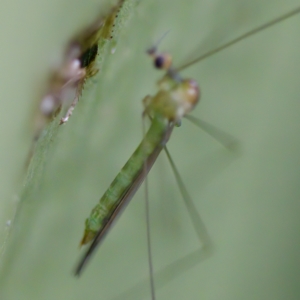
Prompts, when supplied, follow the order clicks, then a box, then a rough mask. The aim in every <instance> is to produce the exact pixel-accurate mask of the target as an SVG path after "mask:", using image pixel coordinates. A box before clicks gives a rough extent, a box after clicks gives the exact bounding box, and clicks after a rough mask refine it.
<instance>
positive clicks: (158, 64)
mask: <svg viewBox="0 0 300 300" xmlns="http://www.w3.org/2000/svg"><path fill="white" fill-rule="evenodd" d="M164 64H165V57H164V55H159V56H157V57H156V58H155V60H154V66H155V68H157V69H163V68H164Z"/></svg>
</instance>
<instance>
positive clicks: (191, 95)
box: [75, 8, 300, 299]
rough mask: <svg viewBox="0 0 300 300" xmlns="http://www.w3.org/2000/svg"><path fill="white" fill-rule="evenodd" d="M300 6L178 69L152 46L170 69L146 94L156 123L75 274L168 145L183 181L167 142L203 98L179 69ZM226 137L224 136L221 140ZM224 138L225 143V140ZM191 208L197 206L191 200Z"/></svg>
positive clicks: (93, 226)
mask: <svg viewBox="0 0 300 300" xmlns="http://www.w3.org/2000/svg"><path fill="white" fill-rule="evenodd" d="M299 12H300V8H298V9H296V10H293V11H292V12H290V13H287V14H285V15H283V16H281V17H279V18H276V19H274V20H272V21H270V22H268V23H266V24H264V25H262V26H259V27H257V28H255V29H253V30H251V31H249V32H247V33H246V34H243V35H241V36H240V37H238V38H236V39H234V40H232V41H230V42H228V43H226V44H224V45H223V46H221V47H218V48H217V49H215V50H213V51H211V52H209V53H208V54H206V55H203V56H201V57H199V58H197V59H195V60H193V61H191V62H189V63H188V64H185V65H184V66H182V67H180V68H177V69H175V68H173V67H172V59H171V56H170V55H168V54H160V53H158V52H157V48H156V47H152V48H151V49H149V50H148V54H149V55H150V56H151V57H152V58H153V60H154V65H155V67H156V68H158V69H163V70H165V71H166V74H165V76H164V77H163V78H162V79H161V80H160V81H159V82H158V92H157V93H156V94H155V95H154V96H147V97H145V98H144V100H143V105H144V111H143V116H144V117H149V119H150V120H151V125H150V128H149V129H148V131H147V133H146V134H145V136H144V138H143V140H142V141H141V143H140V144H139V146H138V147H137V149H136V150H135V151H134V153H133V154H132V156H131V157H130V158H129V160H128V161H127V163H126V164H125V165H124V167H123V168H122V169H121V171H120V172H119V173H118V175H117V176H116V177H115V179H114V180H113V182H112V183H111V185H110V186H109V188H108V189H107V190H106V192H105V193H104V195H103V196H102V197H101V198H100V201H99V203H98V204H97V205H96V206H95V207H94V209H93V210H92V212H91V214H90V216H89V218H88V219H87V220H86V222H85V230H84V235H83V238H82V240H81V245H85V244H89V243H90V245H89V248H88V250H87V251H86V253H85V254H84V256H83V258H82V259H81V260H80V262H79V264H78V266H77V268H76V271H75V273H76V275H80V274H81V272H82V270H83V268H84V267H85V266H86V264H87V262H88V261H89V260H90V258H91V255H92V254H93V253H94V252H95V250H96V248H97V247H98V246H99V244H100V243H101V242H102V239H103V237H104V236H105V235H106V234H107V232H108V230H109V228H110V226H111V225H112V223H113V222H114V220H115V217H116V216H118V214H119V213H120V212H121V211H122V209H124V207H125V206H126V204H127V203H128V202H129V201H130V200H131V198H132V197H133V196H134V194H135V193H136V191H137V190H138V189H139V187H140V185H141V184H142V182H143V181H144V180H145V178H146V176H147V174H148V172H149V171H150V169H151V167H152V166H153V164H154V163H155V161H156V159H157V157H158V155H159V154H160V152H161V151H162V150H163V149H165V150H166V152H167V155H168V157H169V159H170V161H171V164H172V168H173V170H174V171H175V176H176V177H177V180H178V182H179V184H181V185H182V181H181V179H180V177H179V175H178V173H177V169H176V167H175V165H174V164H173V161H172V159H171V158H170V156H169V152H168V150H167V148H166V144H167V142H168V141H169V139H170V137H171V134H172V131H173V130H174V128H175V127H176V126H178V125H180V124H181V120H182V118H183V117H187V116H188V114H189V113H190V112H191V111H192V110H193V109H194V108H195V106H196V105H197V104H198V101H199V98H200V88H199V86H198V83H197V82H196V81H195V80H193V79H186V78H183V77H182V76H181V75H180V74H179V71H181V70H183V69H185V68H187V67H189V66H191V65H193V64H195V63H197V62H199V61H201V60H203V59H204V58H206V57H208V56H211V55H213V54H215V53H217V52H219V51H221V50H223V49H225V48H227V47H230V46H232V45H233V44H236V43H238V42H239V41H241V40H243V39H245V38H248V37H250V36H252V35H254V34H256V33H257V32H259V31H262V30H264V29H266V28H268V27H270V26H272V25H274V24H276V23H279V22H281V21H283V20H285V19H287V18H289V17H291V16H294V15H296V14H298V13H299ZM191 120H192V121H193V120H194V119H192V118H191ZM196 122H197V121H196ZM198 124H199V125H201V126H202V127H204V128H205V129H207V131H208V132H209V133H210V134H212V135H213V136H215V137H216V138H217V139H219V140H220V138H219V137H220V136H222V135H220V136H218V133H217V130H215V128H214V127H212V126H210V125H207V124H205V123H198ZM221 139H222V138H221ZM226 140H228V139H226ZM221 142H223V141H222V140H221ZM224 143H225V144H226V142H224ZM181 191H182V193H183V195H184V197H185V198H189V197H188V195H186V191H185V188H184V186H183V185H182V187H181ZM188 201H189V200H188ZM190 210H193V208H192V207H191V206H190ZM196 219H197V217H196V218H194V220H193V223H194V225H196V224H197V222H198V221H197V220H196ZM198 223H199V222H198ZM196 230H197V229H196ZM199 231H201V230H199ZM149 236H150V234H149ZM198 236H199V238H203V239H206V241H205V243H206V244H209V243H210V240H209V237H208V235H207V234H206V232H205V230H204V231H203V230H202V232H200V233H198ZM149 240H150V238H149ZM208 246H209V245H208ZM149 252H151V250H149ZM149 261H150V270H151V271H150V274H151V275H150V277H151V291H152V295H151V296H152V299H155V288H154V278H153V271H152V263H151V255H150V258H149Z"/></svg>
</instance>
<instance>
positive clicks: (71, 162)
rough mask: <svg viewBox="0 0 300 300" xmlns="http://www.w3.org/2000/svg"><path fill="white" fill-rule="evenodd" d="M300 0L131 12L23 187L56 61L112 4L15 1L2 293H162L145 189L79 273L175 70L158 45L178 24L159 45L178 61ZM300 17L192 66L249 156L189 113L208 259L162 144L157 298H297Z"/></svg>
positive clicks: (187, 169)
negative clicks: (110, 194) (90, 224)
mask: <svg viewBox="0 0 300 300" xmlns="http://www.w3.org/2000/svg"><path fill="white" fill-rule="evenodd" d="M98 2H99V3H98ZM297 5H298V6H299V5H300V2H299V1H296V0H288V1H284V2H283V1H279V0H278V1H276V0H273V1H271V2H267V1H265V2H262V1H258V0H257V1H254V0H251V1H246V0H244V1H234V0H230V1H229V0H228V1H226V3H225V1H221V0H214V1H212V0H205V1H204V0H203V1H199V0H189V1H179V0H175V1H172V2H170V1H168V2H167V1H141V2H140V3H139V5H138V6H137V7H134V6H132V7H128V10H129V12H130V14H132V18H131V20H130V21H129V22H128V23H127V25H126V26H125V27H124V28H123V29H122V32H121V35H120V37H119V38H118V40H117V46H116V52H115V53H114V54H113V55H109V56H108V58H107V60H106V61H105V64H104V67H103V69H102V70H101V72H99V74H98V76H97V77H96V79H93V80H91V82H90V83H89V84H88V85H87V88H86V90H85V93H84V96H83V98H82V99H81V100H80V103H79V104H78V106H77V107H76V110H75V111H74V114H73V116H72V118H71V119H70V121H69V122H68V123H67V124H66V125H65V126H62V127H60V128H58V130H57V125H56V124H57V121H58V120H56V121H55V122H54V123H53V124H52V125H50V126H49V127H48V128H47V129H46V130H45V133H44V134H45V137H44V141H46V142H45V143H44V144H41V145H40V147H41V148H40V150H39V152H38V153H39V155H40V157H39V158H38V159H36V161H37V163H36V166H34V168H32V169H31V170H32V173H31V174H30V176H29V177H27V179H29V180H27V181H25V189H24V190H22V186H24V183H23V181H22V179H23V177H24V174H23V170H24V168H23V166H24V161H25V159H26V155H27V152H28V149H29V147H30V143H31V136H32V111H33V110H34V107H35V106H36V105H37V103H38V101H39V100H40V99H41V97H42V96H43V93H44V92H45V89H46V84H47V76H48V73H49V70H50V69H51V64H52V63H53V61H55V60H56V58H57V57H59V55H61V53H62V52H63V49H64V47H65V44H66V42H67V41H68V40H69V39H70V38H71V37H72V36H73V35H74V33H76V32H77V31H78V30H80V29H81V28H83V27H84V26H86V25H87V24H89V23H90V22H91V20H93V18H94V17H95V16H96V15H98V13H99V12H100V11H101V9H104V8H105V7H108V6H109V3H108V2H107V1H104V2H103V3H101V1H96V0H89V1H87V0H86V1H78V0H77V1H69V0H64V1H62V0H60V1H51V2H49V1H36V0H31V1H26V2H23V1H17V2H7V3H6V1H3V2H2V7H3V8H5V9H1V12H0V20H1V25H2V26H1V27H0V28H1V29H0V30H1V33H2V35H1V37H2V45H1V66H2V67H1V75H2V76H1V80H0V84H1V97H2V101H1V102H0V105H1V108H0V113H1V118H0V122H1V127H0V128H1V129H0V130H1V141H2V142H1V149H0V150H1V151H0V165H1V172H0V176H1V183H2V185H1V186H2V188H1V191H0V192H1V202H0V205H1V207H0V222H1V223H0V234H1V235H0V238H1V240H0V249H1V276H0V298H1V299H3V300H11V299H150V292H149V287H148V285H149V284H148V280H147V278H148V265H147V251H146V235H145V232H146V225H145V212H144V210H145V209H144V201H143V200H144V191H143V189H141V190H140V191H139V192H138V193H137V194H136V196H135V197H134V198H133V200H132V202H131V203H130V205H129V206H128V207H127V208H126V210H125V211H124V213H123V214H122V216H121V218H120V219H119V220H118V222H117V223H116V225H115V226H114V228H113V229H112V230H111V232H110V233H109V235H108V236H107V237H106V239H105V241H104V243H103V244H102V245H101V248H100V249H99V250H98V252H97V254H96V255H95V256H94V257H93V260H92V261H91V263H90V264H89V266H88V268H87V269H86V270H85V272H84V273H83V275H82V277H81V278H80V279H77V278H74V276H73V275H72V272H73V270H74V267H75V265H76V263H77V262H78V259H79V258H80V257H81V254H82V252H81V251H80V250H79V249H78V244H79V241H80V238H81V235H82V233H83V225H84V220H85V218H86V217H87V216H88V214H89V213H90V210H91V209H92V207H93V206H94V205H95V203H96V202H97V201H98V199H99V198H100V196H101V195H102V194H103V193H104V191H105V190H106V188H107V187H108V185H109V184H110V182H111V181H112V180H113V178H114V177H115V175H116V174H117V172H118V171H119V170H120V168H121V167H122V166H123V164H124V163H125V162H126V160H127V159H128V157H129V156H130V155H131V153H132V152H133V150H134V149H135V148H136V146H137V145H138V143H139V141H140V140H141V137H142V126H141V124H142V123H141V111H142V104H141V100H142V99H143V98H144V97H145V96H146V95H147V94H154V93H155V91H156V89H155V88H156V87H155V82H156V80H158V79H159V78H160V76H161V75H162V74H161V73H159V72H157V71H155V70H154V69H153V68H152V66H151V61H150V60H149V58H148V57H147V56H146V55H145V49H146V48H147V47H149V46H150V45H151V44H153V43H154V42H155V41H156V40H157V39H158V38H159V37H160V36H161V35H162V34H163V33H164V32H166V31H167V30H169V29H171V31H170V33H169V35H168V36H167V37H166V38H165V39H164V41H163V43H162V44H161V50H163V51H169V52H171V53H172V54H173V57H174V64H175V65H180V64H181V63H183V62H186V61H189V60H190V59H192V58H194V57H196V56H198V55H200V54H202V53H204V52H206V51H207V50H210V49H213V48H215V47H216V46H218V45H220V44H222V43H224V42H226V41H228V40H230V39H232V38H234V37H236V36H238V35H239V34H242V33H244V32H246V31H247V30H250V29H252V28H254V27H255V26H258V25H260V24H262V23H264V22H266V21H268V20H271V19H272V18H274V17H277V16H279V15H281V14H283V13H285V12H287V11H289V10H291V9H293V8H295V7H296V6H297ZM299 26H300V16H296V17H294V18H292V19H290V20H288V21H285V22H283V23H281V24H278V25H276V26H274V27H272V28H271V29H268V30H265V31H264V32H262V33H259V34H257V35H256V36H254V37H252V38H250V39H248V40H246V41H243V42H241V43H239V44H238V45H235V46H233V47H232V48H230V49H227V50H225V51H223V52H222V53H219V54H217V55H215V56H213V57H211V58H209V59H207V60H205V61H203V62H201V63H199V64H196V65H194V66H193V67H190V68H189V69H187V70H185V71H184V72H183V74H184V75H185V76H188V77H191V78H194V79H196V80H197V81H198V82H199V84H200V86H201V88H202V99H201V102H200V104H199V106H198V107H197V109H196V110H195V111H194V112H193V115H195V116H197V117H199V118H201V119H203V120H205V121H208V122H210V123H211V124H213V125H215V126H217V127H219V128H221V129H222V130H224V131H226V132H228V133H230V134H231V135H233V136H234V137H236V138H237V139H238V140H239V141H240V143H241V147H242V152H241V155H239V156H238V155H235V154H234V153H230V152H228V151H227V150H226V149H224V148H223V147H222V146H220V145H219V144H218V143H216V142H215V141H214V140H213V139H211V138H210V137H209V136H207V134H205V133H204V132H202V131H200V130H199V129H197V128H196V127H195V126H193V125H192V124H190V123H189V122H188V121H183V125H182V126H181V127H180V128H179V129H176V130H175V131H174V134H173V135H172V137H171V140H170V142H169V149H170V151H171V153H173V158H174V160H175V162H176V164H177V165H178V168H179V170H180V172H181V175H182V177H183V179H184V181H185V183H186V185H187V188H188V190H189V192H190V194H191V196H192V198H193V199H194V202H195V205H196V206H197V209H198V211H199V213H200V214H201V217H202V220H203V222H204V224H205V226H206V228H207V230H208V232H209V235H210V237H211V239H212V240H213V243H214V245H215V251H214V253H213V255H212V256H211V257H210V258H209V259H206V260H201V257H200V256H199V255H197V251H198V250H199V247H200V246H201V245H199V241H198V240H197V236H196V234H195V231H194V229H193V227H192V225H191V222H190V220H189V217H188V214H187V212H186V210H185V208H184V205H183V203H182V200H181V197H180V194H179V192H178V187H177V186H176V182H175V180H174V176H173V174H172V173H171V170H170V167H169V166H168V162H167V160H166V158H165V154H162V155H161V157H160V158H159V159H158V162H157V164H156V165H155V166H154V168H153V170H152V171H151V174H150V177H149V180H150V200H151V212H150V213H151V224H152V226H151V230H152V241H153V245H152V247H153V261H154V270H155V272H156V273H157V274H158V275H157V276H156V286H157V298H158V299H209V300H211V299H218V300H219V299H222V300H225V299H230V300H232V299H251V300H253V299H299V298H300V285H299V278H300V271H299V270H300V268H299V262H300V260H299V253H300V238H299V225H300V218H299V213H300V186H299V178H300V176H299V175H300V160H299V158H298V154H299V153H300V136H299V131H300V121H299V111H300V101H299V100H300V85H299V78H300V67H299V65H300V57H299V46H300V38H299ZM16 208H18V213H17V215H16V218H15V220H14V215H15V211H16ZM10 220H11V222H12V225H11V226H8V225H7V224H9V223H10V222H9V221H10ZM9 228H11V229H12V230H11V234H10V235H9V236H8V232H9ZM4 250H5V251H4ZM189 254H192V255H189ZM181 258H184V259H183V260H181V261H179V259H181ZM171 263H174V268H172V269H171V270H170V271H169V272H165V273H163V274H162V275H161V273H160V270H164V267H166V266H167V265H169V264H171Z"/></svg>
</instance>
